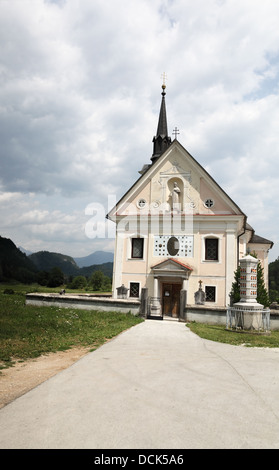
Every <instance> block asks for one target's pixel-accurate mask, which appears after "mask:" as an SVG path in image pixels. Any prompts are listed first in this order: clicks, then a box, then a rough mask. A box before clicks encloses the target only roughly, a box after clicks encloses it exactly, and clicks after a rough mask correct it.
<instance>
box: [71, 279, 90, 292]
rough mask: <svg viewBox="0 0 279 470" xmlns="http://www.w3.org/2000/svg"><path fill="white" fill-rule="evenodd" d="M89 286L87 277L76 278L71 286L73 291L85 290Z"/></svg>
mask: <svg viewBox="0 0 279 470" xmlns="http://www.w3.org/2000/svg"><path fill="white" fill-rule="evenodd" d="M86 285H87V280H86V277H84V276H76V277H75V278H74V279H73V281H72V283H71V284H70V287H71V289H83V288H84V287H86Z"/></svg>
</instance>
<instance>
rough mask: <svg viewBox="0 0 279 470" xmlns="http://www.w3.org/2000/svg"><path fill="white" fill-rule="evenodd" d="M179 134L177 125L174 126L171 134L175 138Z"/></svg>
mask: <svg viewBox="0 0 279 470" xmlns="http://www.w3.org/2000/svg"><path fill="white" fill-rule="evenodd" d="M178 134H179V129H177V127H175V128H174V130H173V133H172V135H174V137H175V139H176V138H177V135H178Z"/></svg>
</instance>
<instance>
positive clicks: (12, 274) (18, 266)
mask: <svg viewBox="0 0 279 470" xmlns="http://www.w3.org/2000/svg"><path fill="white" fill-rule="evenodd" d="M9 279H14V280H16V281H19V282H33V281H35V280H36V279H37V268H36V266H35V264H34V263H33V262H32V260H30V259H29V258H28V257H27V256H26V254H24V253H22V251H20V250H19V249H18V248H17V247H16V245H15V244H14V243H13V242H12V240H10V239H9V238H4V237H1V236H0V281H5V280H9Z"/></svg>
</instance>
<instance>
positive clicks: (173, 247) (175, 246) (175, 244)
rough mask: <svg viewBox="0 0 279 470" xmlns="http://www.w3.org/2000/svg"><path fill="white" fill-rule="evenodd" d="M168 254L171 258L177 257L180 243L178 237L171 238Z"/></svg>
mask: <svg viewBox="0 0 279 470" xmlns="http://www.w3.org/2000/svg"><path fill="white" fill-rule="evenodd" d="M167 249H168V253H169V254H170V255H171V256H176V255H177V253H178V252H179V241H178V240H177V238H176V237H171V238H170V239H169V241H168V244H167Z"/></svg>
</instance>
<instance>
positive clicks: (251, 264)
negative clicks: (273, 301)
mask: <svg viewBox="0 0 279 470" xmlns="http://www.w3.org/2000/svg"><path fill="white" fill-rule="evenodd" d="M258 263H259V260H258V259H256V258H254V257H253V256H251V255H248V256H245V257H244V258H242V259H241V260H239V264H240V301H239V302H237V303H235V304H233V309H234V310H235V323H236V327H237V328H242V329H244V330H253V329H260V328H261V324H262V311H263V308H264V306H263V305H261V304H259V303H258V302H257V265H258Z"/></svg>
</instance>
